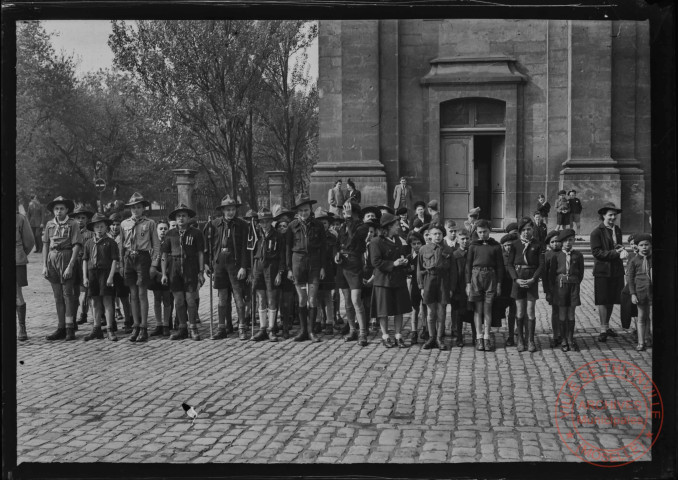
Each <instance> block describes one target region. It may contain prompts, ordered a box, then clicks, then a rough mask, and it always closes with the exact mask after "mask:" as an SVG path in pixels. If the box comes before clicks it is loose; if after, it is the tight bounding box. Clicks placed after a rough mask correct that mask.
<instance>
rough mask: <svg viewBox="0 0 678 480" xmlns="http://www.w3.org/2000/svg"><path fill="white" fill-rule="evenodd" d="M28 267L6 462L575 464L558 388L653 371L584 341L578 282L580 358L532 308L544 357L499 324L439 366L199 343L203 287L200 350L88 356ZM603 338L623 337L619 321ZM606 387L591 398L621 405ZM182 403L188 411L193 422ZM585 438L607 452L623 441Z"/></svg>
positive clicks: (591, 321) (205, 315)
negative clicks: (592, 374) (479, 347)
mask: <svg viewBox="0 0 678 480" xmlns="http://www.w3.org/2000/svg"><path fill="white" fill-rule="evenodd" d="M30 262H31V263H30V264H29V267H28V268H29V270H28V271H29V283H30V284H29V286H28V287H27V288H26V289H24V292H25V294H24V295H25V298H26V300H27V303H28V333H29V338H30V339H29V341H27V342H23V343H19V344H18V346H17V349H18V358H17V382H18V383H17V398H18V405H17V415H18V419H17V425H18V440H17V446H18V459H17V461H18V463H21V462H97V461H103V462H147V463H151V462H194V463H204V462H257V463H270V462H298V463H303V462H317V463H354V462H396V463H397V462H403V463H413V462H436V463H438V462H495V461H580V460H579V458H578V457H576V456H575V455H573V454H572V453H571V452H570V451H569V450H568V449H567V448H566V446H565V444H564V443H563V442H562V441H561V439H560V437H559V435H558V431H557V428H556V422H555V420H554V411H555V410H554V408H555V407H554V405H555V401H556V396H557V395H558V391H559V390H560V388H561V386H562V384H563V382H564V381H565V379H566V378H567V377H568V375H570V374H571V373H572V372H573V371H575V370H576V369H577V368H579V367H581V366H582V365H584V364H585V363H586V362H589V361H592V360H595V359H601V358H618V359H621V360H626V361H630V362H633V363H635V364H636V365H638V366H639V367H640V368H642V369H643V370H645V371H646V372H648V373H649V372H650V371H651V350H649V351H645V352H636V351H635V350H634V348H633V346H634V343H633V342H632V340H631V338H630V335H629V334H624V333H622V334H621V335H620V336H619V337H618V338H611V339H609V340H608V342H607V343H604V344H601V343H598V342H597V341H596V340H595V335H596V334H597V328H596V325H597V323H598V322H597V314H596V311H595V307H594V305H593V304H592V297H593V291H592V290H593V282H592V278H591V277H590V271H589V272H587V278H586V279H585V281H584V284H583V286H582V291H583V302H584V304H583V306H582V307H580V308H579V309H578V315H577V331H576V338H577V339H578V343H579V345H580V347H581V352H578V353H575V352H569V353H564V352H562V351H560V350H559V349H556V350H552V349H550V348H549V330H550V327H549V326H548V325H547V324H548V322H547V320H546V319H547V318H548V317H547V308H549V307H548V305H547V304H546V303H545V302H544V301H543V300H542V301H540V302H539V303H538V325H537V336H538V344H539V346H540V349H539V350H538V351H537V352H536V353H534V354H529V353H528V352H524V353H519V352H518V351H517V350H516V349H515V348H505V346H504V344H505V340H506V327H505V326H504V327H502V328H501V329H499V330H498V333H497V334H496V337H495V338H496V343H497V350H496V352H492V353H489V352H487V353H486V352H477V351H476V350H475V349H474V348H473V347H472V346H471V343H470V342H471V338H470V337H471V334H470V329H467V330H466V336H465V337H466V338H465V339H466V346H465V347H464V348H458V347H452V348H451V350H449V351H445V352H441V351H438V350H429V351H426V350H421V349H420V348H419V347H415V348H410V349H404V350H399V349H397V348H395V349H385V348H384V347H383V346H382V345H381V344H380V343H379V338H378V337H374V336H372V338H371V343H370V345H369V346H367V347H365V348H360V347H358V346H357V345H356V344H355V343H344V342H343V341H342V340H341V338H340V336H339V335H335V336H334V337H332V338H328V337H327V336H325V337H324V341H323V342H322V343H315V344H313V343H310V342H302V343H294V342H292V341H291V340H289V341H284V342H278V343H276V344H270V343H268V342H261V343H254V342H241V341H239V340H238V339H237V338H233V336H231V337H230V338H228V339H227V340H221V341H211V340H209V339H205V337H207V336H208V334H209V301H208V299H209V291H208V289H207V287H206V286H205V287H203V290H202V291H201V297H202V299H203V300H202V302H201V311H200V316H201V318H202V320H203V322H202V324H201V326H200V330H201V335H203V338H204V339H203V340H202V341H200V342H194V341H191V340H184V341H179V342H170V341H168V340H167V339H164V338H163V339H158V338H157V337H155V338H152V339H150V341H149V342H148V343H146V344H134V343H131V342H128V341H126V340H125V337H126V335H124V334H123V335H121V336H120V337H121V341H119V342H117V343H112V342H109V341H107V340H98V341H91V342H87V343H85V342H83V341H82V340H81V339H82V336H83V335H84V334H85V332H88V331H89V329H90V326H89V325H84V326H81V329H80V331H78V332H77V333H76V335H77V337H78V341H74V342H63V341H57V342H47V341H46V340H45V335H47V334H49V333H51V331H53V329H54V327H55V324H56V322H55V320H54V307H53V301H52V295H51V289H50V287H49V284H48V282H47V281H46V280H44V279H43V278H41V276H40V263H39V262H40V259H39V256H38V255H37V254H31V256H30ZM549 312H550V308H549ZM150 317H151V318H150V322H149V323H150V325H154V321H153V319H152V314H151V315H150ZM612 324H613V326H615V327H616V328H617V330H618V331H620V332H621V328H620V326H619V316H618V308H616V309H615V315H614V317H613V322H612ZM448 332H449V331H448ZM447 342H448V343H449V342H450V339H449V336H448V338H447ZM408 343H409V342H408ZM420 345H421V344H420ZM613 383H614V382H610V383H608V384H606V385H603V386H602V387H601V390H602V391H603V392H613V393H614V394H615V395H616V396H617V398H619V397H620V396H624V395H626V397H627V398H628V397H630V396H632V395H633V393H632V392H631V391H630V390H633V387H630V386H628V385H626V386H625V385H623V384H613ZM622 383H623V382H622ZM182 402H188V403H189V404H191V405H193V406H195V408H196V409H197V410H198V413H199V416H198V418H197V419H196V421H195V422H194V423H193V424H192V423H191V421H190V419H188V417H187V416H186V415H185V414H184V412H183V410H182V408H181V403H182ZM582 431H586V432H588V433H589V434H591V435H594V436H595V435H598V440H599V441H600V442H602V443H603V444H604V445H605V446H614V445H616V444H617V442H619V441H621V439H622V437H623V436H624V431H623V429H619V428H612V429H607V430H605V431H603V430H599V429H597V428H595V427H594V428H585V429H582ZM643 459H644V460H645V459H648V460H649V454H648V455H647V457H644V458H643Z"/></svg>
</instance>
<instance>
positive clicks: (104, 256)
mask: <svg viewBox="0 0 678 480" xmlns="http://www.w3.org/2000/svg"><path fill="white" fill-rule="evenodd" d="M111 223H113V222H112V221H111V220H109V219H108V218H106V216H105V215H102V214H99V213H97V214H96V215H94V216H93V217H92V220H91V221H90V222H89V223H88V224H87V230H89V231H90V232H93V233H94V236H93V237H92V238H90V239H89V240H87V242H86V243H85V248H84V250H85V253H84V255H83V257H82V271H83V273H84V275H85V277H84V279H83V285H84V286H85V287H86V288H87V289H88V290H87V294H88V296H89V298H91V299H92V304H93V310H94V327H92V331H91V333H90V334H89V335H86V336H85V337H84V338H83V340H85V341H87V340H94V339H102V338H104V334H103V332H102V331H101V319H102V317H103V316H104V311H105V315H106V325H107V326H108V328H107V332H108V339H109V340H111V341H113V342H117V341H118V337H116V335H115V332H113V298H114V297H113V295H114V294H115V290H114V288H113V276H114V275H115V272H116V271H117V269H118V261H119V260H120V252H119V251H118V244H117V243H115V240H113V239H112V238H110V237H109V236H108V235H106V232H107V231H108V226H109V225H110V224H111Z"/></svg>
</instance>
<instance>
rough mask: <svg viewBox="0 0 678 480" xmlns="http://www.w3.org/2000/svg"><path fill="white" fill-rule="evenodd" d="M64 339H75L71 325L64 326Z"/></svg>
mask: <svg viewBox="0 0 678 480" xmlns="http://www.w3.org/2000/svg"><path fill="white" fill-rule="evenodd" d="M64 340H75V329H74V328H73V327H66V338H64Z"/></svg>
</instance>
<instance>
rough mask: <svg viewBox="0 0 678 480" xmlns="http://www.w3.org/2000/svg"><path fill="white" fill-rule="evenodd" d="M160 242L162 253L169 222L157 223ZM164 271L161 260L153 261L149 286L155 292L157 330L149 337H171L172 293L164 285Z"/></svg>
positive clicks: (161, 221)
mask: <svg viewBox="0 0 678 480" xmlns="http://www.w3.org/2000/svg"><path fill="white" fill-rule="evenodd" d="M157 225H158V226H157V229H158V240H160V251H161V252H162V247H163V245H164V244H165V240H166V239H167V233H168V232H169V222H168V221H167V220H159V221H158V222H157ZM159 268H160V269H162V267H161V266H160V259H159V258H158V259H156V260H155V261H153V264H152V265H151V272H150V275H151V283H150V284H149V286H148V289H149V290H152V291H153V312H154V313H155V330H153V331H152V332H151V333H150V334H149V336H151V337H157V336H160V335H162V336H163V337H169V336H170V319H171V317H172V292H171V291H170V288H169V285H163V283H162V272H161V270H158V269H159Z"/></svg>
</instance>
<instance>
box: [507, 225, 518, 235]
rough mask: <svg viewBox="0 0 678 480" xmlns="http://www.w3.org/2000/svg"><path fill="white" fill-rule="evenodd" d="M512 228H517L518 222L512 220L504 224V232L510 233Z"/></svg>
mask: <svg viewBox="0 0 678 480" xmlns="http://www.w3.org/2000/svg"><path fill="white" fill-rule="evenodd" d="M513 230H518V224H517V223H516V222H512V223H509V224H508V225H506V233H510V232H511V231H513Z"/></svg>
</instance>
